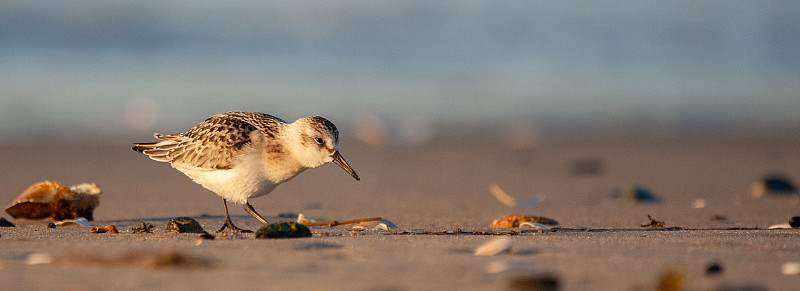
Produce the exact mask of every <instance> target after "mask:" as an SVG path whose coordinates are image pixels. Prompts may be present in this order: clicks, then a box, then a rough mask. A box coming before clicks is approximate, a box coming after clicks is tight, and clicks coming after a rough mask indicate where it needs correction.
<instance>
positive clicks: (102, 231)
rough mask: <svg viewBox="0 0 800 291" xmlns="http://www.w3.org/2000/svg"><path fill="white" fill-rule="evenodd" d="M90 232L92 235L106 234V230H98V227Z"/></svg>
mask: <svg viewBox="0 0 800 291" xmlns="http://www.w3.org/2000/svg"><path fill="white" fill-rule="evenodd" d="M91 232H92V233H106V232H107V230H105V229H102V228H99V227H92V230H91Z"/></svg>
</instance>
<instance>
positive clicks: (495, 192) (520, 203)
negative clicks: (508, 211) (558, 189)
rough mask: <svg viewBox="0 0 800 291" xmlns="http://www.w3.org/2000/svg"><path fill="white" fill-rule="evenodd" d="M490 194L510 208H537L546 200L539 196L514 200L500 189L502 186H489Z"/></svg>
mask: <svg viewBox="0 0 800 291" xmlns="http://www.w3.org/2000/svg"><path fill="white" fill-rule="evenodd" d="M489 193H492V196H494V198H495V199H497V201H500V203H502V204H503V205H505V206H509V207H531V206H536V205H537V204H539V203H540V202H542V200H544V197H542V196H539V195H537V196H533V197H528V198H525V199H517V198H514V197H512V196H511V195H508V193H506V192H505V191H503V189H500V186H498V185H497V184H492V185H489Z"/></svg>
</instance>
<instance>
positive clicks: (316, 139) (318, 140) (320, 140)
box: [314, 137, 324, 145]
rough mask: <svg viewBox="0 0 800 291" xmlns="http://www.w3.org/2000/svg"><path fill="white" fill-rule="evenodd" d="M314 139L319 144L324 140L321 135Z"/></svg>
mask: <svg viewBox="0 0 800 291" xmlns="http://www.w3.org/2000/svg"><path fill="white" fill-rule="evenodd" d="M314 141H315V142H317V144H319V145H321V144H322V143H323V142H324V141H323V140H322V138H321V137H318V138H315V139H314Z"/></svg>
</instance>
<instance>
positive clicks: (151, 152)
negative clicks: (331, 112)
mask: <svg viewBox="0 0 800 291" xmlns="http://www.w3.org/2000/svg"><path fill="white" fill-rule="evenodd" d="M281 122H283V121H282V120H280V119H277V118H275V117H272V116H270V115H267V114H263V113H256V112H241V111H231V112H225V113H220V114H217V115H214V116H212V117H209V118H208V119H206V120H205V121H203V122H201V123H200V124H198V125H196V126H195V127H194V128H192V129H190V130H189V131H187V132H185V133H180V134H169V135H161V134H156V137H157V138H159V139H161V140H162V141H160V142H156V143H141V144H137V145H136V146H135V147H134V148H133V149H134V150H136V151H138V152H141V153H143V154H145V155H148V156H149V157H150V158H151V159H153V160H156V161H162V162H169V163H171V164H172V165H173V166H175V167H190V168H196V169H208V170H225V169H230V167H231V163H232V160H233V157H234V156H235V155H236V153H237V152H238V151H239V150H241V149H242V147H244V146H245V145H247V144H248V143H250V142H251V141H250V134H251V133H252V132H253V131H256V130H260V131H261V132H262V133H263V134H264V135H265V136H267V137H273V136H274V131H275V128H276V127H277V123H281Z"/></svg>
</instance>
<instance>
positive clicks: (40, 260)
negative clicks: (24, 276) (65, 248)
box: [25, 253, 53, 265]
mask: <svg viewBox="0 0 800 291" xmlns="http://www.w3.org/2000/svg"><path fill="white" fill-rule="evenodd" d="M52 262H53V256H52V255H50V254H48V253H32V254H30V255H28V257H27V258H25V264H26V265H47V264H50V263H52Z"/></svg>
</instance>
